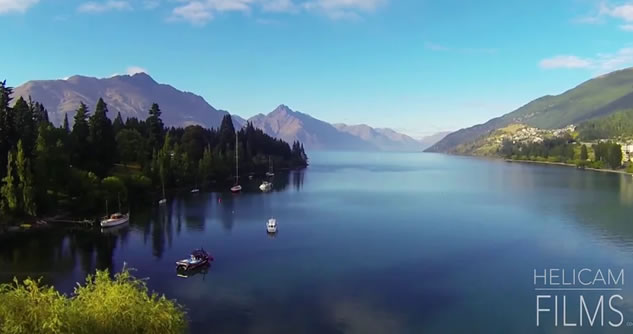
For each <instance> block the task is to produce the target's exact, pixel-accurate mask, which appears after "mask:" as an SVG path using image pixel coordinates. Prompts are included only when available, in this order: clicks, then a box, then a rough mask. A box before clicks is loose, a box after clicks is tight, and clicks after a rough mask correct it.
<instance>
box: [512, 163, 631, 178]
mask: <svg viewBox="0 0 633 334" xmlns="http://www.w3.org/2000/svg"><path fill="white" fill-rule="evenodd" d="M503 160H504V161H505V162H518V163H528V164H539V165H550V166H562V167H574V168H576V169H580V170H588V171H592V172H602V173H613V174H623V175H632V176H633V174H631V173H627V172H626V171H624V170H614V169H598V168H589V167H584V168H578V167H577V166H576V165H574V164H568V163H565V162H550V161H534V160H517V159H503Z"/></svg>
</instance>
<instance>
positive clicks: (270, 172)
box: [266, 156, 275, 176]
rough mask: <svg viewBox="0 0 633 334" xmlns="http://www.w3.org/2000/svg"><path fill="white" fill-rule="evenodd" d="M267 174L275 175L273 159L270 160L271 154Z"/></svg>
mask: <svg viewBox="0 0 633 334" xmlns="http://www.w3.org/2000/svg"><path fill="white" fill-rule="evenodd" d="M266 176H275V173H274V172H273V161H272V160H270V156H268V172H266Z"/></svg>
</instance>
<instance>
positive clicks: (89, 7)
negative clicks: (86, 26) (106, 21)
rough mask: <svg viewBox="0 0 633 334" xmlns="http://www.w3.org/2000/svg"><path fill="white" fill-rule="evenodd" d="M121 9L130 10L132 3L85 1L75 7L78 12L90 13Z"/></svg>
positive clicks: (112, 0) (111, 0) (117, 0)
mask: <svg viewBox="0 0 633 334" xmlns="http://www.w3.org/2000/svg"><path fill="white" fill-rule="evenodd" d="M123 10H132V5H131V4H130V3H129V2H127V1H119V0H110V1H106V2H95V1H90V2H85V3H83V4H81V5H79V7H77V11H78V12H80V13H92V14H95V13H102V12H108V11H123Z"/></svg>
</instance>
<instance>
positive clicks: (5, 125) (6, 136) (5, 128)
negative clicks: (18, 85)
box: [0, 81, 13, 175]
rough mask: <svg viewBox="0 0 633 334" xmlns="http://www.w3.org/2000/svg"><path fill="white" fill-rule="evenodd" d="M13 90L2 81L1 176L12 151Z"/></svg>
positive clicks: (0, 86) (0, 114)
mask: <svg viewBox="0 0 633 334" xmlns="http://www.w3.org/2000/svg"><path fill="white" fill-rule="evenodd" d="M12 93H13V89H12V88H11V87H7V85H6V81H0V175H4V174H5V172H6V169H5V168H6V166H7V156H8V153H9V151H10V150H11V136H12V134H13V110H12V108H11V107H9V103H10V102H11V94H12Z"/></svg>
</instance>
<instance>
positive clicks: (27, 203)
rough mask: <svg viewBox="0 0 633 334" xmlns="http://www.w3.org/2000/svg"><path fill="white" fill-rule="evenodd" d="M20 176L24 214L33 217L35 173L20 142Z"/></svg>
mask: <svg viewBox="0 0 633 334" xmlns="http://www.w3.org/2000/svg"><path fill="white" fill-rule="evenodd" d="M16 167H17V174H18V194H19V195H21V204H22V208H21V209H22V211H23V213H25V214H27V215H31V216H35V214H36V204H35V189H34V188H33V173H32V171H31V163H30V161H29V159H28V158H27V157H26V155H25V153H24V149H23V145H22V141H21V140H20V141H19V142H18V156H17V161H16Z"/></svg>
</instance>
